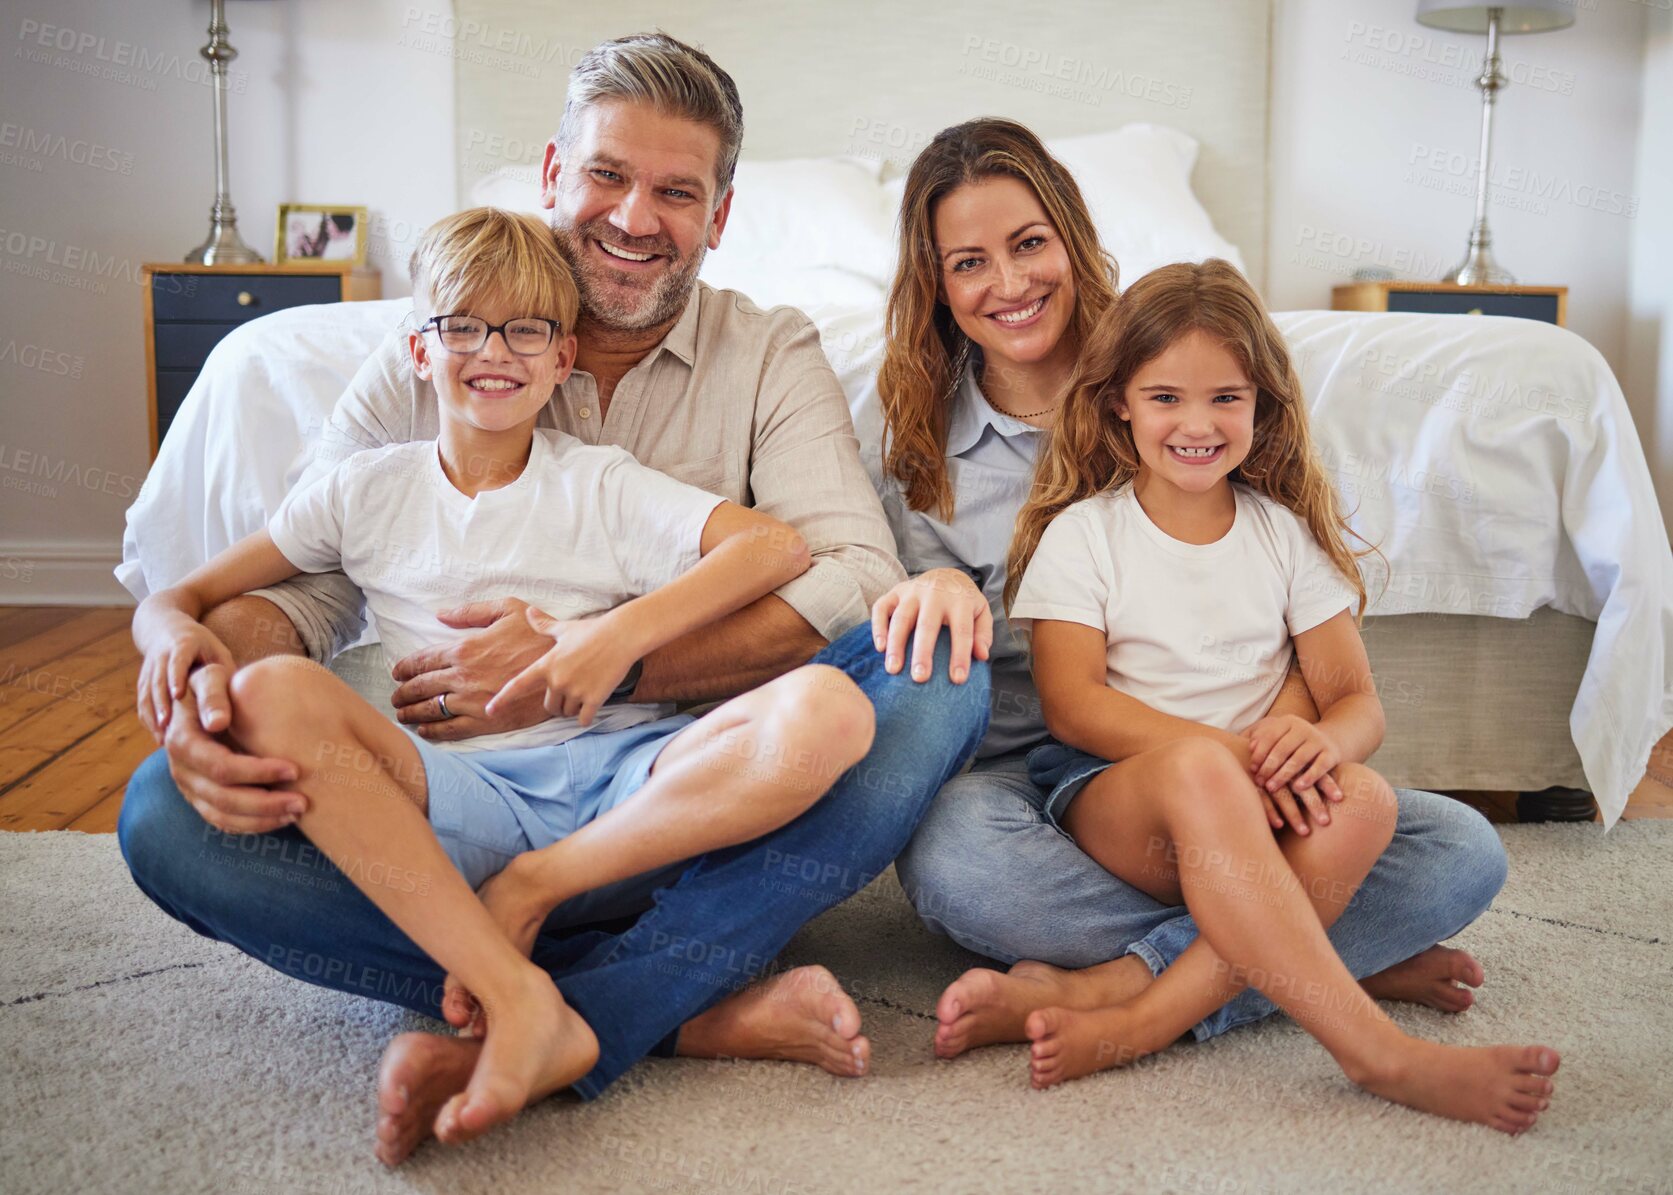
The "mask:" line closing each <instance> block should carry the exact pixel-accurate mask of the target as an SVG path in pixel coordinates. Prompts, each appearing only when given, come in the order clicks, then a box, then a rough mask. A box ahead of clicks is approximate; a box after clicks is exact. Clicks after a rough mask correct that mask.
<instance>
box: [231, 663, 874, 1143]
mask: <svg viewBox="0 0 1673 1195" xmlns="http://www.w3.org/2000/svg"><path fill="white" fill-rule="evenodd" d="M232 695H233V708H234V721H233V726H232V735H233V737H234V739H235V740H236V741H237V742H238V743H239V744H240V745H242V746H243V747H244V748H245V749H247V750H250V751H251V752H254V753H258V754H262V755H269V756H274V757H278V758H284V759H289V760H292V761H293V762H295V763H296V764H297V766H298V769H299V770H300V772H301V777H300V779H299V780H298V781H297V783H296V785H295V787H296V788H297V789H298V790H299V791H301V792H303V793H304V794H305V795H306V796H307V797H308V798H309V808H308V811H307V812H306V813H304V814H303V815H302V816H301V819H300V821H299V828H300V829H301V830H302V831H303V833H305V834H306V835H307V836H308V837H309V838H310V839H311V840H312V841H313V842H314V844H315V845H316V846H317V847H319V849H320V850H321V851H322V852H323V853H324V854H325V855H326V856H327V857H328V858H330V859H331V861H332V862H333V863H334V864H336V866H337V867H338V869H339V870H341V871H342V872H343V873H344V874H345V875H347V876H348V877H349V878H350V880H351V881H353V882H354V883H355V885H356V887H358V888H360V889H361V891H362V892H363V893H365V895H366V896H367V897H368V898H369V899H371V900H372V902H373V903H374V904H375V905H377V907H378V908H379V909H380V910H381V911H383V912H384V914H385V915H387V916H388V917H389V918H390V920H391V921H393V922H394V923H395V924H396V925H397V926H398V927H399V928H400V929H401V930H402V931H403V932H404V933H406V934H407V936H408V937H409V938H411V939H412V940H413V942H414V943H415V944H416V945H418V946H419V947H420V948H421V949H422V950H424V951H425V952H426V953H427V954H428V955H430V957H431V958H432V959H434V960H435V962H436V963H437V964H438V965H439V966H441V967H442V968H443V969H445V970H446V971H447V972H449V973H450V974H452V975H454V976H456V977H457V978H458V979H459V980H460V982H461V983H462V984H463V985H464V987H465V988H467V989H468V990H469V991H470V992H471V993H472V995H473V996H475V998H476V999H477V1001H478V1002H479V1004H480V1005H481V1008H482V1010H483V1012H484V1014H485V1019H486V1022H487V1027H488V1032H487V1036H486V1038H485V1040H484V1041H483V1042H482V1043H481V1044H480V1048H479V1049H478V1047H477V1046H475V1045H466V1044H465V1043H463V1042H457V1044H454V1045H446V1044H438V1043H433V1042H432V1043H427V1044H425V1045H423V1046H420V1045H416V1044H415V1043H414V1042H412V1041H405V1040H402V1039H397V1042H396V1043H395V1044H394V1045H392V1046H391V1053H392V1054H394V1055H398V1056H400V1057H408V1056H410V1055H412V1054H413V1053H414V1052H415V1051H420V1050H422V1051H426V1052H427V1054H435V1053H436V1052H437V1051H438V1049H440V1050H441V1052H444V1053H448V1052H451V1053H453V1054H457V1055H458V1058H457V1059H454V1061H464V1060H465V1059H466V1058H467V1055H468V1056H469V1059H468V1060H469V1065H470V1076H471V1077H470V1079H469V1081H468V1083H467V1084H466V1086H465V1087H464V1090H462V1091H455V1092H453V1093H451V1094H450V1095H449V1098H448V1099H447V1100H446V1101H445V1102H444V1103H442V1104H441V1105H440V1106H439V1107H431V1106H427V1105H425V1103H424V1102H423V1101H422V1100H420V1101H411V1100H408V1099H406V1098H402V1099H401V1100H400V1101H399V1103H400V1104H401V1105H402V1107H401V1108H400V1110H399V1111H400V1113H402V1114H404V1115H405V1117H406V1119H407V1120H409V1121H410V1120H411V1119H413V1116H414V1115H415V1114H417V1113H419V1112H422V1114H423V1115H424V1116H425V1119H427V1120H428V1119H430V1114H431V1113H434V1121H433V1124H434V1130H435V1132H436V1133H437V1135H438V1136H440V1137H441V1138H442V1139H443V1140H446V1141H449V1142H459V1141H464V1140H469V1139H470V1138H472V1137H475V1136H477V1135H479V1134H480V1133H482V1132H485V1131H486V1130H487V1129H488V1128H490V1127H492V1126H493V1125H494V1124H497V1123H499V1122H501V1121H503V1120H505V1119H507V1118H509V1117H511V1116H513V1115H515V1114H516V1113H517V1112H518V1111H519V1110H520V1109H521V1108H522V1107H523V1106H524V1105H525V1104H526V1103H528V1102H529V1101H530V1100H533V1099H539V1098H541V1097H543V1096H545V1095H548V1094H550V1093H551V1092H553V1091H556V1090H558V1089H560V1088H562V1087H566V1086H568V1085H570V1084H571V1083H573V1082H575V1080H577V1079H579V1078H580V1077H581V1076H583V1075H585V1074H586V1073H587V1072H588V1071H590V1070H591V1069H592V1067H593V1065H594V1063H595V1062H596V1060H597V1057H598V1044H597V1041H596V1039H595V1038H594V1035H593V1033H592V1030H591V1029H590V1028H589V1027H588V1026H587V1024H586V1023H585V1021H583V1020H582V1018H581V1017H580V1016H579V1015H577V1014H576V1013H575V1011H574V1010H573V1009H571V1008H569V1006H568V1005H567V1004H565V1003H564V1001H563V998H562V997H561V996H560V995H559V993H558V990H557V988H556V987H555V986H554V985H553V983H552V980H551V977H550V976H549V975H548V974H547V973H546V972H544V971H542V970H541V969H540V968H539V967H536V966H535V965H534V964H532V963H531V962H529V960H528V959H527V958H526V957H524V956H523V954H522V953H521V952H520V951H519V950H517V949H516V948H515V947H514V946H513V945H512V944H511V942H510V940H509V939H508V938H507V937H506V935H505V932H504V931H503V930H502V929H501V928H500V926H499V925H498V924H497V923H496V922H495V921H494V920H493V918H492V917H491V915H490V914H489V913H488V911H487V909H486V908H485V907H484V906H483V905H482V903H481V901H480V900H478V899H477V897H476V895H475V894H474V893H473V892H472V891H471V889H470V887H469V886H468V884H467V883H466V881H465V879H464V877H463V876H462V875H460V874H459V872H458V871H457V869H456V868H455V867H454V866H453V864H452V862H451V860H450V859H449V858H448V857H447V855H446V853H445V851H444V850H443V849H442V846H441V843H440V842H439V841H438V840H437V838H436V836H435V834H434V832H433V830H432V829H431V827H430V825H429V822H428V819H427V816H426V810H427V787H426V783H425V776H424V769H423V765H422V762H421V759H420V756H419V754H418V750H417V748H416V747H415V746H414V745H413V743H412V741H411V739H409V738H408V737H407V735H406V734H405V733H404V732H402V731H401V730H400V729H399V728H398V727H396V726H395V725H393V724H392V723H390V722H389V721H388V720H387V719H385V718H384V717H383V716H382V715H380V714H379V713H378V712H377V711H376V710H375V709H373V708H372V707H371V706H370V705H368V704H367V703H366V702H365V701H364V700H362V699H361V698H360V697H359V696H358V695H356V694H355V693H354V692H353V691H352V690H351V689H350V688H349V687H348V686H347V685H345V684H344V683H343V682H342V681H341V680H339V679H338V678H337V677H335V676H333V675H332V674H331V673H330V672H328V671H327V670H325V669H323V668H321V667H319V666H318V665H315V664H312V663H310V662H308V661H305V660H300V659H296V658H294V657H275V658H272V659H269V660H263V661H259V662H257V663H255V664H252V665H250V666H248V667H246V668H244V669H242V670H241V671H240V672H239V673H237V674H236V675H235V677H234V678H233V683H232ZM872 733H873V720H872V711H871V706H870V703H869V702H868V701H867V700H866V698H865V696H864V694H863V693H862V692H861V691H860V689H859V688H858V686H856V685H855V684H854V682H852V681H851V680H849V679H848V678H847V677H846V676H845V675H844V674H843V673H842V672H840V671H839V670H837V669H834V668H830V667H825V666H822V665H809V666H806V667H803V668H800V669H797V670H795V671H794V672H791V673H788V674H786V675H785V676H783V677H780V678H778V679H777V680H775V681H772V682H770V683H769V684H767V685H764V686H762V687H761V688H759V689H756V690H754V691H752V692H751V693H748V694H745V695H743V696H741V697H738V698H735V699H733V700H732V701H730V702H727V703H726V704H725V705H723V706H721V707H720V708H719V709H717V710H715V711H713V712H712V713H710V714H709V715H708V716H706V717H705V718H703V719H701V720H700V721H698V722H696V723H694V724H693V725H691V726H689V727H687V728H686V729H685V730H683V731H681V732H680V733H679V734H678V735H676V736H675V737H674V738H673V739H672V740H671V741H670V742H669V744H668V745H667V746H666V747H665V748H664V749H663V751H662V752H661V754H660V755H659V756H658V759H657V762H656V765H655V767H654V768H653V770H652V774H651V777H650V779H648V780H647V781H646V783H645V785H644V786H643V787H642V788H641V789H640V790H639V792H638V793H636V794H635V795H634V797H633V799H632V800H631V801H629V802H627V803H625V804H623V805H620V806H618V807H616V808H615V809H612V810H610V811H609V812H607V813H605V814H604V815H602V816H601V817H599V818H597V819H596V820H594V821H593V822H591V823H590V824H589V825H587V826H585V827H582V828H581V829H580V830H578V831H577V832H576V833H575V834H573V835H571V836H569V837H568V838H566V839H564V840H562V841H560V842H558V843H556V844H554V845H552V846H550V847H547V848H546V850H548V851H550V852H552V854H551V856H550V863H551V865H552V866H551V869H550V870H551V871H552V872H553V873H554V874H556V875H557V876H558V877H559V886H558V887H557V888H556V889H555V891H554V897H555V902H554V903H557V902H561V901H562V900H564V899H567V898H568V897H570V896H574V895H578V894H579V893H582V892H586V891H590V890H592V889H593V888H596V887H600V886H603V885H605V884H609V883H612V882H615V881H617V880H622V879H627V878H629V877H632V876H635V875H640V874H643V873H646V872H649V871H653V870H655V869H657V868H659V867H664V866H667V865H669V864H672V863H676V862H679V861H680V860H682V859H686V858H690V857H693V856H696V855H700V854H703V853H705V852H708V851H713V850H716V849H719V848H722V847H729V846H734V845H737V844H739V843H742V842H747V841H750V840H752V839H755V838H757V837H759V836H760V835H762V834H765V833H768V832H770V831H772V830H774V829H777V828H779V827H780V826H783V825H785V824H787V823H788V822H790V821H791V820H793V819H794V818H795V817H797V816H799V815H800V814H801V813H803V812H805V811H806V810H807V809H808V808H809V807H811V806H812V805H813V803H814V802H816V801H817V800H818V799H819V798H820V797H821V796H822V795H823V794H824V793H825V791H826V790H827V789H828V788H829V787H830V785H831V784H832V783H833V782H834V781H835V780H836V779H837V777H838V776H840V775H841V774H842V773H843V772H845V771H847V769H848V768H850V767H851V766H852V765H853V764H854V763H856V762H857V761H858V760H859V759H860V758H862V757H863V756H864V755H865V753H866V752H867V751H868V750H869V749H870V746H871V741H872ZM392 876H399V877H400V881H401V882H399V883H393V882H387V881H388V879H389V877H392ZM373 877H377V879H376V880H374V879H373ZM857 1028H858V1027H857V1025H856V1026H855V1032H856V1033H857ZM405 1036H406V1037H419V1038H423V1037H430V1036H433V1035H405ZM430 1061H431V1063H432V1066H431V1069H436V1068H437V1067H438V1066H439V1065H440V1064H441V1063H442V1062H444V1061H446V1060H444V1059H434V1058H432V1059H431V1060H430ZM387 1069H388V1068H387V1066H386V1070H387ZM391 1094H394V1093H393V1092H392V1093H391ZM408 1094H410V1092H409V1093H408ZM384 1111H385V1112H386V1113H387V1112H389V1111H390V1109H389V1108H388V1107H387V1106H386V1107H385V1109H384ZM406 1127H414V1126H406ZM426 1127H428V1126H426ZM382 1128H383V1126H380V1139H381V1138H383V1137H384V1136H385V1134H384V1133H383V1132H382ZM395 1135H399V1136H409V1135H411V1134H395ZM420 1135H421V1134H420ZM413 1144H416V1142H413ZM409 1148H410V1147H409Z"/></svg>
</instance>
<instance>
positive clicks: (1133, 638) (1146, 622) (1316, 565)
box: [1011, 483, 1356, 732]
mask: <svg viewBox="0 0 1673 1195" xmlns="http://www.w3.org/2000/svg"><path fill="white" fill-rule="evenodd" d="M1232 492H1233V494H1234V495H1235V497H1236V500H1237V509H1236V514H1235V516H1234V517H1233V520H1232V526H1231V530H1230V531H1228V532H1226V534H1225V535H1223V536H1221V537H1220V538H1219V539H1217V540H1215V541H1214V542H1213V543H1211V544H1187V543H1182V542H1181V541H1179V540H1177V539H1174V538H1173V537H1172V536H1170V535H1168V534H1167V533H1166V532H1164V531H1163V530H1162V529H1161V528H1160V527H1158V526H1156V524H1155V523H1153V522H1151V520H1150V516H1149V515H1147V514H1145V512H1144V507H1142V506H1141V505H1139V501H1138V498H1137V497H1136V496H1135V495H1134V494H1133V490H1132V487H1131V486H1130V485H1129V486H1123V487H1122V488H1121V489H1119V490H1116V491H1114V492H1112V493H1109V494H1099V495H1097V496H1096V497H1093V498H1088V499H1086V500H1084V501H1081V502H1077V503H1075V504H1074V505H1073V506H1070V507H1068V508H1067V509H1066V510H1064V511H1063V513H1062V514H1060V515H1058V516H1057V517H1056V518H1055V519H1053V520H1052V521H1051V523H1050V524H1048V525H1047V527H1046V530H1045V533H1044V534H1043V535H1042V536H1041V537H1040V545H1039V548H1038V549H1037V550H1036V551H1035V553H1034V558H1033V559H1032V560H1031V561H1030V562H1029V565H1028V569H1027V571H1026V572H1025V573H1024V574H1023V578H1022V585H1021V586H1020V587H1019V589H1018V591H1017V598H1016V602H1015V604H1014V605H1013V606H1012V608H1011V624H1012V625H1013V626H1015V627H1017V628H1018V629H1019V630H1021V631H1023V632H1024V633H1027V632H1030V631H1032V629H1033V621H1034V620H1035V619H1040V618H1044V619H1052V620H1055V621H1060V622H1076V623H1081V624H1082V625H1084V626H1089V627H1094V628H1096V629H1098V630H1100V631H1102V632H1104V637H1105V639H1106V641H1107V642H1108V644H1109V647H1108V650H1107V652H1106V655H1105V661H1106V662H1105V670H1106V671H1105V678H1106V682H1107V683H1108V684H1109V686H1110V688H1112V689H1117V690H1119V691H1120V692H1123V693H1126V694H1128V695H1129V696H1132V697H1136V698H1138V699H1139V700H1140V701H1142V702H1144V703H1145V704H1146V705H1148V706H1150V707H1152V708H1153V709H1157V710H1160V711H1161V712H1163V713H1165V714H1171V715H1172V716H1174V717H1177V718H1186V719H1189V720H1190V721H1192V722H1200V723H1202V724H1204V725H1207V726H1214V727H1218V728H1220V729H1222V730H1230V731H1233V732H1236V731H1240V730H1242V729H1244V728H1245V727H1247V726H1250V725H1252V724H1253V723H1255V722H1257V721H1259V720H1260V719H1261V718H1262V717H1264V716H1265V715H1266V711H1267V709H1268V708H1270V707H1271V705H1272V702H1273V700H1274V699H1275V698H1276V697H1277V696H1278V690H1279V689H1280V688H1281V687H1282V686H1283V683H1284V677H1285V675H1286V674H1287V673H1288V671H1289V667H1290V657H1291V653H1292V648H1291V645H1290V637H1291V636H1292V635H1299V634H1301V633H1302V632H1303V631H1308V630H1311V629H1312V628H1314V627H1316V626H1318V625H1319V624H1320V623H1322V622H1325V621H1326V620H1327V619H1330V618H1332V617H1334V616H1335V615H1336V614H1338V613H1340V612H1341V611H1342V610H1344V609H1349V608H1351V607H1352V605H1353V604H1354V601H1355V597H1356V595H1355V593H1354V591H1353V589H1352V588H1351V587H1350V586H1349V585H1348V582H1347V579H1346V578H1344V577H1343V576H1342V574H1341V573H1340V572H1339V571H1338V570H1337V568H1336V566H1335V565H1334V564H1332V563H1331V560H1330V557H1328V556H1326V555H1325V553H1324V550H1323V549H1322V548H1320V547H1319V545H1318V544H1317V542H1315V541H1314V539H1313V536H1312V533H1311V532H1310V531H1308V529H1307V525H1306V524H1305V523H1303V522H1302V521H1301V520H1300V519H1299V518H1297V517H1296V515H1295V514H1293V513H1292V512H1291V511H1289V510H1288V509H1286V508H1285V507H1283V506H1280V505H1279V504H1278V503H1276V502H1274V501H1272V500H1271V499H1270V498H1267V497H1265V496H1264V495H1261V494H1257V493H1255V491H1253V490H1251V489H1249V488H1248V487H1247V486H1244V485H1241V484H1238V483H1233V485H1232Z"/></svg>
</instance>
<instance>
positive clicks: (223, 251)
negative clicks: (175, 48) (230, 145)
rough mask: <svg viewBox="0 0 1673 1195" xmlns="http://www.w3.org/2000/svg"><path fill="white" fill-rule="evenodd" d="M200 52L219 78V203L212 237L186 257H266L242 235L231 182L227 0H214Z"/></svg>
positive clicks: (234, 260)
mask: <svg viewBox="0 0 1673 1195" xmlns="http://www.w3.org/2000/svg"><path fill="white" fill-rule="evenodd" d="M198 53H200V54H202V55H203V56H204V58H206V59H207V60H208V62H209V73H210V75H211V76H212V77H213V78H214V80H215V83H214V93H215V203H214V205H213V206H211V207H210V209H209V237H208V239H207V240H205V241H204V242H203V244H201V245H199V246H198V247H197V248H196V249H193V250H192V251H191V252H190V253H188V254H186V260H187V261H189V262H202V263H203V264H204V265H206V266H215V265H241V264H245V263H248V262H256V261H265V260H266V258H264V257H262V255H261V254H259V253H257V252H256V251H255V250H254V249H252V248H250V247H249V246H248V245H246V244H245V243H244V241H243V239H242V238H241V237H240V236H239V235H238V211H237V209H235V208H234V207H233V206H232V195H231V194H230V192H229V190H228V185H227V67H228V65H230V64H231V62H232V60H233V59H234V58H237V57H238V51H237V50H235V49H233V48H232V44H231V43H230V42H228V41H227V15H226V0H210V8H209V44H208V45H206V46H204V47H203V49H201V50H199V51H198Z"/></svg>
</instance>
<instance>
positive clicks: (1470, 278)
mask: <svg viewBox="0 0 1673 1195" xmlns="http://www.w3.org/2000/svg"><path fill="white" fill-rule="evenodd" d="M1441 281H1442V282H1451V283H1454V284H1455V285H1458V286H1515V285H1516V278H1515V276H1514V275H1513V274H1511V272H1510V271H1509V270H1507V269H1505V268H1504V267H1503V266H1501V265H1500V264H1499V263H1498V262H1496V261H1494V260H1493V250H1492V248H1491V247H1490V245H1489V243H1488V241H1487V239H1486V238H1485V237H1484V236H1481V235H1479V233H1478V234H1477V235H1473V236H1471V238H1470V248H1469V251H1468V252H1467V253H1465V254H1464V260H1463V261H1461V262H1459V263H1458V264H1457V265H1456V266H1454V267H1453V268H1452V269H1451V270H1450V271H1448V272H1447V273H1446V274H1445V275H1443V276H1442V278H1441Z"/></svg>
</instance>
